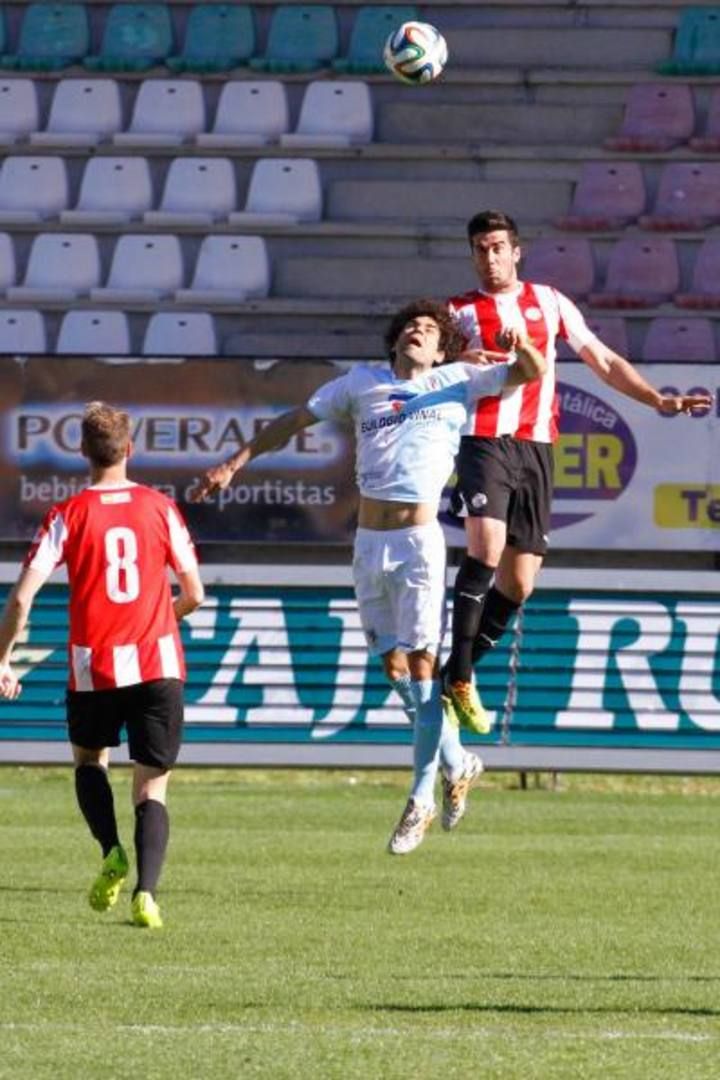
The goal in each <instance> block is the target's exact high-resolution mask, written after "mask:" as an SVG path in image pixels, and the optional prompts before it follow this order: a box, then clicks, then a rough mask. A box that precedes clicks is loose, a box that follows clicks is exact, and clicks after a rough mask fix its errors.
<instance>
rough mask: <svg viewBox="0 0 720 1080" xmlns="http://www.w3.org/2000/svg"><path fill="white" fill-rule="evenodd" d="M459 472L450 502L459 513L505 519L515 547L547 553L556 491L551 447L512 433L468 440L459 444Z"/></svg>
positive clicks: (526, 550)
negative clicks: (516, 436) (553, 495)
mask: <svg viewBox="0 0 720 1080" xmlns="http://www.w3.org/2000/svg"><path fill="white" fill-rule="evenodd" d="M456 469H457V484H456V486H455V490H454V491H453V494H452V499H451V510H452V512H453V513H454V514H455V515H457V516H458V517H489V518H496V519H497V520H498V521H504V522H505V523H506V525H507V542H508V544H510V546H511V547H514V548H517V550H518V551H522V552H529V553H532V554H533V555H544V554H545V552H546V551H547V548H548V534H549V532H550V511H551V505H552V491H553V451H552V446H551V445H550V443H540V442H529V441H528V440H527V439H515V438H513V436H512V435H500V436H498V437H496V438H485V437H483V436H477V435H470V436H465V437H464V438H463V439H461V441H460V451H459V453H458V456H457V461H456Z"/></svg>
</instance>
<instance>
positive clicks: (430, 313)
mask: <svg viewBox="0 0 720 1080" xmlns="http://www.w3.org/2000/svg"><path fill="white" fill-rule="evenodd" d="M421 315H426V316H427V317H428V318H430V319H434V320H435V322H436V323H437V325H438V329H439V330H440V340H439V342H438V346H439V348H440V349H441V350H442V351H443V352H444V353H445V360H444V363H448V362H449V361H452V360H456V359H457V357H458V356H459V355H460V353H461V352H462V351H463V349H464V348H465V338H464V337H463V334H462V331H461V330H460V327H459V326H458V324H457V322H456V320H455V319H454V318H453V316H452V315H451V314H450V312H449V311H448V309H447V308H446V307H445V305H444V304H441V303H440V302H439V301H438V300H429V299H427V298H424V299H421V300H413V301H412V302H411V303H410V304H406V305H405V307H404V308H401V309H400V311H398V312H397V313H396V314H395V315H393V317H392V319H391V320H390V323H389V325H388V328H387V330H386V332H385V347H386V348H387V351H388V354H389V356H390V359H391V361H392V360H393V359H394V356H395V345H396V343H397V339H398V338H399V337H400V334H401V333H402V332H403V330H404V329H405V327H406V326H407V324H408V323H409V322H411V321H412V320H413V319H417V318H419V317H420V316H421Z"/></svg>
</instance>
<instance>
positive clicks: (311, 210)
mask: <svg viewBox="0 0 720 1080" xmlns="http://www.w3.org/2000/svg"><path fill="white" fill-rule="evenodd" d="M321 217H322V187H321V185H320V172H319V170H318V167H317V162H315V161H312V160H311V159H310V158H261V159H260V161H256V162H255V166H254V168H253V171H252V176H251V177H250V187H249V189H248V195H247V200H246V202H245V210H243V211H236V212H235V213H234V214H230V218H229V220H230V224H231V225H250V224H265V225H272V224H277V225H286V224H291V223H293V222H295V223H297V222H299V221H319V220H320V218H321Z"/></svg>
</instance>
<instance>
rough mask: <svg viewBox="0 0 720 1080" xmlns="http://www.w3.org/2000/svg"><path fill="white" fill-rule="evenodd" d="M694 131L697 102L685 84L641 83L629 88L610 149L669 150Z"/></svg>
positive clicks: (608, 143) (686, 138) (685, 140)
mask: <svg viewBox="0 0 720 1080" xmlns="http://www.w3.org/2000/svg"><path fill="white" fill-rule="evenodd" d="M694 130H695V105H694V102H693V96H692V91H691V90H690V87H689V86H688V85H686V84H685V83H672V84H671V83H639V84H638V85H637V86H632V87H631V88H630V93H629V94H628V98H627V101H626V102H625V115H624V116H623V121H622V125H621V127H620V131H619V133H618V134H617V135H614V136H611V137H610V138H609V139H606V140H605V146H606V147H607V148H608V150H624V151H625V150H626V151H630V152H634V151H643V150H650V151H654V150H670V149H671V148H672V147H673V146H677V145H678V144H679V143H683V142H687V140H688V139H689V138H690V136H691V135H692V133H693V131H694Z"/></svg>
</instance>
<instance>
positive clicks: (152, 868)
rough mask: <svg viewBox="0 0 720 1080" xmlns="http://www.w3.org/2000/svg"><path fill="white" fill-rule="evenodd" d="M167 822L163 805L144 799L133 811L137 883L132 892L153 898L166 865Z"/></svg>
mask: <svg viewBox="0 0 720 1080" xmlns="http://www.w3.org/2000/svg"><path fill="white" fill-rule="evenodd" d="M169 836H170V818H169V817H168V812H167V808H166V807H165V805H164V803H161V802H158V801H157V800H156V799H146V800H145V801H144V802H141V803H138V805H137V806H136V807H135V857H136V859H137V871H138V880H137V887H136V889H135V892H136V893H138V892H149V893H152V895H153V896H154V895H155V890H156V889H157V884H158V881H159V880H160V872H161V871H162V868H163V862H164V861H165V852H166V851H167V846H168V838H169Z"/></svg>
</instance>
